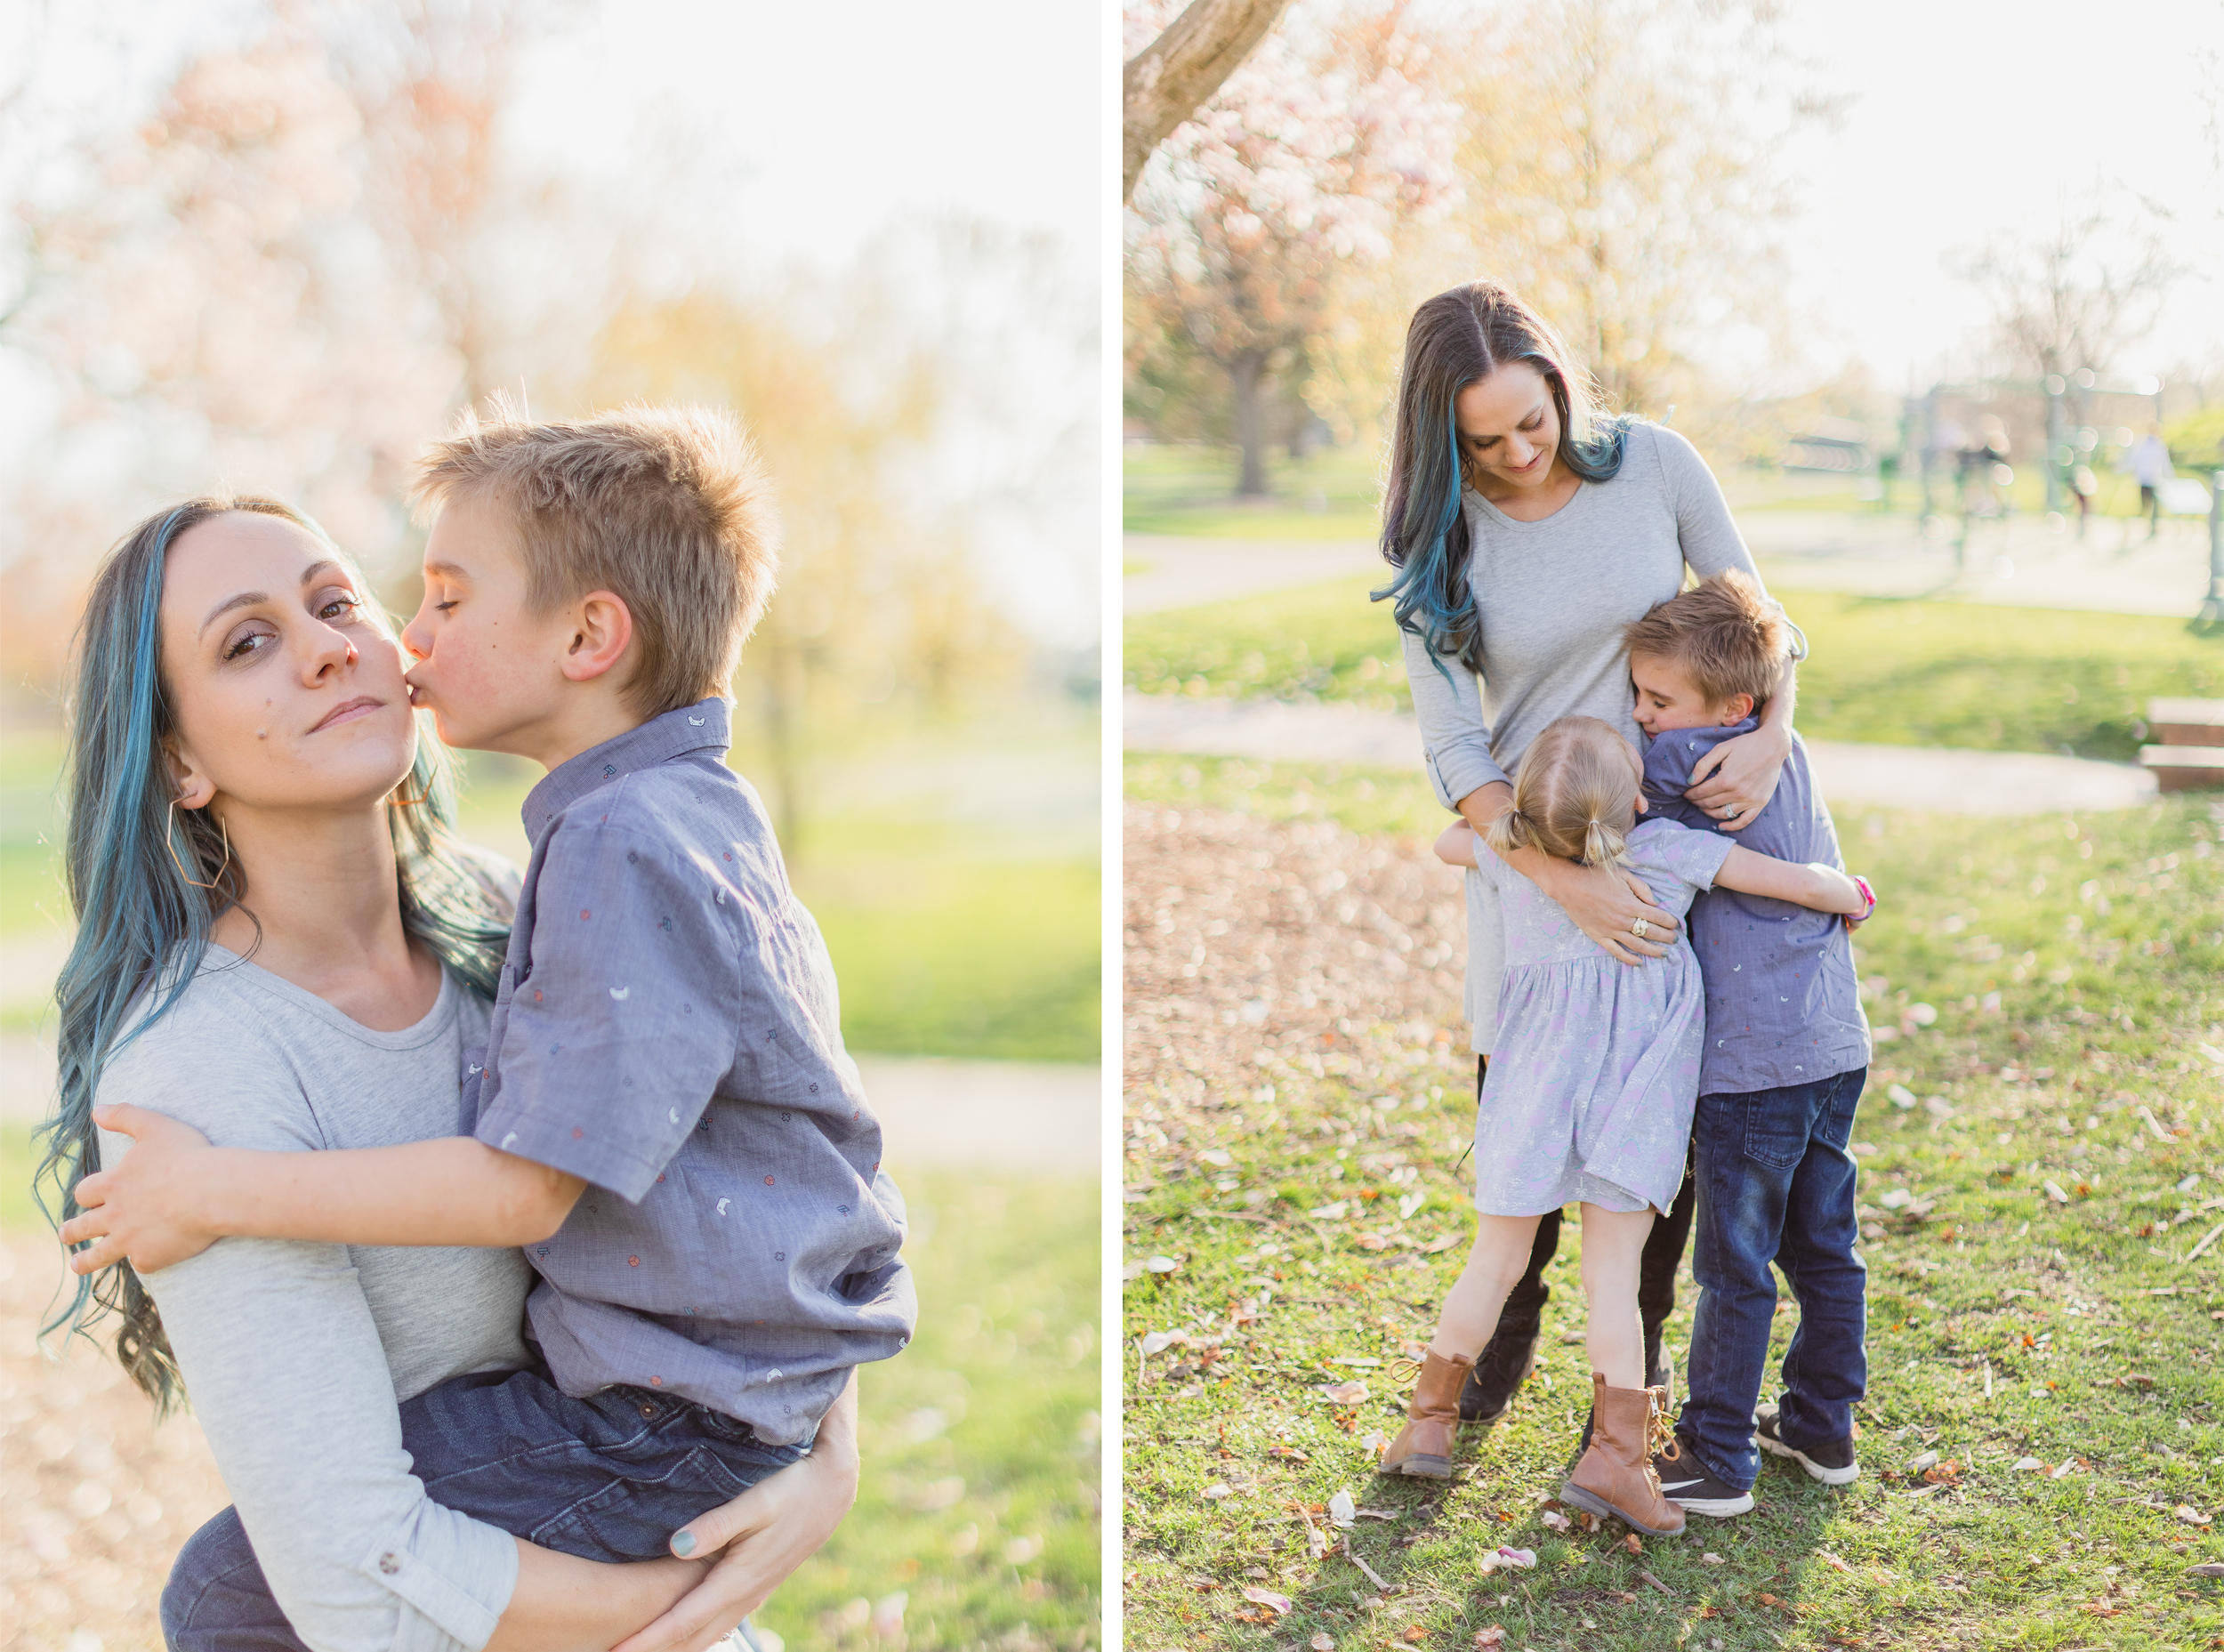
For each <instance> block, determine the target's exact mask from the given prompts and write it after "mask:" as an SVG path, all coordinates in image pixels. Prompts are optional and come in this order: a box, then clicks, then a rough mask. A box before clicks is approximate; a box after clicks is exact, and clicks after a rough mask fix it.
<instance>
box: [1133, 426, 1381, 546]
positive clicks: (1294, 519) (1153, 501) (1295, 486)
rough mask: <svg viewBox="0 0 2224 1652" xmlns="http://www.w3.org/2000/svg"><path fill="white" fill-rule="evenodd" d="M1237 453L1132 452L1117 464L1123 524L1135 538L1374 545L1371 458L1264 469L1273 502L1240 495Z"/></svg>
mask: <svg viewBox="0 0 2224 1652" xmlns="http://www.w3.org/2000/svg"><path fill="white" fill-rule="evenodd" d="M1237 471H1238V465H1237V456H1236V450H1235V449H1234V448H1232V447H1202V446H1166V447H1131V448H1129V449H1128V450H1127V452H1126V453H1125V455H1124V456H1123V458H1122V460H1121V464H1120V488H1121V499H1122V508H1121V525H1122V527H1123V528H1124V531H1126V532H1128V533H1131V534H1180V535H1196V536H1202V537H1206V538H1222V539H1372V538H1374V536H1375V533H1376V531H1377V528H1378V521H1377V518H1376V515H1375V511H1376V496H1377V491H1378V485H1377V482H1376V479H1375V466H1374V456H1373V455H1371V454H1366V453H1362V452H1360V451H1359V450H1358V449H1356V448H1348V447H1347V448H1333V449H1327V450H1324V451H1320V452H1317V453H1313V454H1310V455H1307V456H1306V457H1305V458H1303V459H1295V460H1293V459H1291V458H1289V457H1288V456H1286V455H1283V454H1280V453H1278V452H1277V454H1275V455H1271V456H1270V457H1269V463H1268V468H1267V487H1268V489H1269V492H1268V496H1267V497H1266V498H1264V499H1238V498H1237V497H1236V496H1235V493H1236V479H1237Z"/></svg>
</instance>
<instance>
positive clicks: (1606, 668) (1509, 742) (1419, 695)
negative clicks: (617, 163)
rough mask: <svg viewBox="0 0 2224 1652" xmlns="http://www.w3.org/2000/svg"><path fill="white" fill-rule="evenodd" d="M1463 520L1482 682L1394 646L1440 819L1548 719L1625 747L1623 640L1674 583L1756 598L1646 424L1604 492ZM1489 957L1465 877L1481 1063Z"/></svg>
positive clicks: (1486, 893)
mask: <svg viewBox="0 0 2224 1652" xmlns="http://www.w3.org/2000/svg"><path fill="white" fill-rule="evenodd" d="M1462 508H1463V511H1464V512H1465V513H1466V518H1467V531H1468V535H1469V543H1470V545H1471V556H1470V559H1469V562H1468V580H1469V583H1470V584H1471V586H1472V587H1473V588H1474V592H1475V603H1476V608H1477V610H1478V612H1479V614H1480V615H1481V617H1482V648H1483V660H1484V672H1483V674H1482V676H1481V678H1478V677H1477V676H1476V674H1475V673H1473V672H1471V671H1470V670H1468V669H1467V667H1466V666H1464V665H1462V664H1461V663H1460V662H1459V661H1457V660H1455V659H1446V660H1444V661H1443V662H1442V663H1443V665H1444V668H1445V670H1444V673H1439V672H1438V670H1437V665H1436V662H1435V661H1434V660H1433V659H1432V658H1431V657H1430V653H1429V651H1428V649H1425V648H1424V647H1422V644H1421V643H1420V642H1419V641H1416V640H1415V639H1414V637H1413V636H1412V635H1411V633H1406V635H1405V638H1404V642H1405V649H1406V678H1407V680H1408V681H1410V683H1411V684H1412V688H1413V697H1414V714H1415V716H1416V717H1417V718H1418V720H1419V721H1420V724H1421V739H1422V749H1423V752H1424V754H1425V756H1426V758H1427V761H1428V769H1429V778H1430V784H1431V785H1432V786H1434V787H1435V789H1436V794H1437V801H1438V802H1440V803H1442V804H1443V805H1444V806H1445V807H1446V809H1456V808H1457V807H1458V805H1459V801H1460V799H1462V798H1463V797H1465V796H1467V795H1468V794H1470V793H1471V792H1474V791H1476V790H1478V789H1479V788H1480V787H1482V786H1487V785H1489V784H1490V783H1491V782H1492V781H1494V780H1511V777H1512V774H1513V770H1514V769H1515V767H1516V765H1517V764H1519V762H1520V761H1521V753H1523V752H1525V751H1527V749H1528V746H1529V742H1530V741H1531V740H1533V739H1535V737H1537V735H1538V733H1539V732H1540V731H1541V730H1542V729H1543V728H1544V726H1545V725H1546V724H1547V723H1549V722H1552V721H1556V720H1557V719H1559V718H1561V717H1597V718H1600V719H1602V720H1604V721H1607V722H1609V723H1612V724H1613V725H1614V726H1615V727H1616V729H1620V730H1621V731H1622V733H1623V734H1624V737H1627V738H1628V739H1629V741H1630V742H1631V743H1632V745H1636V744H1638V728H1637V722H1636V720H1635V719H1634V718H1633V717H1632V714H1631V713H1632V709H1633V707H1634V705H1635V695H1634V693H1633V691H1632V689H1631V688H1630V671H1629V659H1628V656H1627V655H1626V654H1625V653H1624V650H1623V647H1622V628H1623V627H1624V625H1629V624H1630V623H1631V622H1632V621H1633V620H1638V619H1642V618H1643V617H1644V616H1645V614H1646V611H1647V610H1648V609H1649V608H1652V607H1653V606H1654V605H1655V604H1656V603H1660V602H1665V601H1666V600H1668V599H1669V598H1671V597H1672V596H1674V595H1675V594H1676V592H1678V591H1680V590H1681V589H1682V588H1683V580H1684V570H1685V569H1686V568H1690V569H1691V570H1692V571H1693V572H1695V573H1696V574H1697V575H1698V576H1699V577H1700V578H1702V579H1704V578H1705V577H1707V576H1710V575H1713V574H1719V573H1722V572H1724V571H1726V570H1728V569H1729V568H1736V569H1738V570H1739V571H1740V572H1742V573H1745V574H1746V575H1748V576H1751V577H1752V578H1753V581H1754V583H1755V584H1759V583H1760V577H1761V576H1760V573H1759V571H1758V570H1757V569H1756V568H1754V567H1753V553H1752V552H1749V551H1747V550H1746V549H1745V540H1744V538H1743V537H1742V536H1740V535H1739V534H1738V531H1737V524H1736V522H1735V521H1733V520H1731V518H1730V513H1729V506H1728V504H1727V503H1726V502H1725V501H1724V500H1723V498H1722V490H1721V488H1720V486H1719V485H1718V484H1717V483H1716V482H1715V479H1714V475H1713V472H1712V471H1709V470H1708V469H1707V468H1706V462H1705V461H1704V459H1702V458H1700V457H1699V455H1698V450H1697V449H1696V448H1695V447H1692V446H1691V444H1690V443H1689V442H1688V441H1686V440H1685V439H1683V438H1682V437H1680V436H1679V435H1677V434H1675V433H1674V432H1673V431H1667V430H1664V429H1662V428H1661V427H1660V426H1658V425H1656V424H1638V425H1634V426H1632V428H1631V430H1630V432H1629V439H1628V447H1627V449H1626V450H1625V452H1624V455H1623V459H1622V468H1621V470H1620V471H1618V472H1617V473H1616V476H1615V478H1614V479H1613V480H1612V481H1607V482H1584V483H1583V484H1582V485H1581V486H1580V487H1579V488H1576V490H1575V497H1574V498H1572V499H1570V500H1569V501H1568V502H1567V504H1564V505H1562V506H1561V507H1560V508H1559V510H1558V511H1555V512H1553V513H1552V514H1551V515H1550V516H1548V517H1546V518H1544V519H1543V520H1542V521H1535V522H1521V521H1516V520H1514V519H1513V518H1512V517H1510V516H1508V515H1506V514H1505V512H1503V511H1501V510H1499V509H1498V507H1497V506H1495V505H1494V504H1491V503H1490V502H1489V501H1488V500H1487V499H1485V498H1484V497H1483V496H1481V495H1480V494H1479V493H1475V492H1473V491H1472V490H1470V491H1469V492H1468V493H1467V494H1466V495H1465V496H1463V500H1462ZM1446 673H1448V674H1449V681H1446ZM1503 954H1504V945H1503V933H1502V923H1501V919H1500V916H1499V912H1498V897H1497V892H1496V891H1495V890H1494V889H1493V888H1492V887H1491V886H1490V884H1489V882H1488V881H1487V879H1485V878H1483V877H1481V876H1480V875H1479V874H1476V873H1473V872H1470V873H1469V874H1467V985H1466V1008H1467V1018H1468V1020H1469V1022H1470V1024H1471V1027H1472V1028H1473V1043H1474V1047H1475V1049H1476V1050H1477V1052H1480V1053H1485V1054H1487V1053H1488V1052H1489V1050H1490V1047H1491V1044H1492V1042H1493V1039H1494V1037H1495V1034H1496V1031H1497V1021H1498V1012H1497V1006H1498V987H1499V982H1500V979H1501V978H1502V977H1503V973H1504V957H1503Z"/></svg>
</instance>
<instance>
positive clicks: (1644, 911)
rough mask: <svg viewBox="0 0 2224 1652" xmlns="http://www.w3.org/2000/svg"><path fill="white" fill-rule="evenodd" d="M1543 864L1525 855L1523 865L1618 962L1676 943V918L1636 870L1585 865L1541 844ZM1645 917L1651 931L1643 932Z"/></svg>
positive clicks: (1538, 857)
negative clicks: (1546, 850) (1657, 902)
mask: <svg viewBox="0 0 2224 1652" xmlns="http://www.w3.org/2000/svg"><path fill="white" fill-rule="evenodd" d="M1526 854H1528V855H1535V858H1536V860H1537V861H1538V862H1540V863H1541V864H1540V865H1539V866H1538V867H1537V869H1536V870H1535V871H1531V870H1530V868H1529V866H1526V865H1524V864H1522V862H1521V861H1520V860H1515V861H1513V863H1512V864H1513V865H1514V867H1515V869H1516V870H1517V871H1519V872H1522V873H1524V874H1527V876H1528V877H1529V879H1530V880H1531V881H1532V882H1535V884H1536V886H1537V887H1538V888H1539V889H1541V890H1543V891H1544V892H1545V893H1546V894H1547V895H1550V896H1551V898H1552V899H1553V901H1554V902H1555V903H1557V904H1558V906H1559V909H1560V910H1561V911H1562V912H1565V913H1566V914H1567V921H1568V922H1569V923H1573V924H1574V925H1575V927H1576V928H1577V929H1579V930H1581V931H1583V933H1584V934H1585V935H1587V936H1589V937H1590V938H1591V939H1592V940H1594V941H1596V942H1598V944H1599V945H1600V947H1604V948H1605V949H1606V952H1607V955H1608V956H1609V957H1611V958H1612V959H1614V961H1615V962H1616V963H1644V962H1645V960H1646V959H1648V958H1658V957H1663V956H1664V955H1666V954H1667V951H1668V948H1669V947H1672V946H1673V945H1674V944H1675V939H1676V919H1675V916H1674V915H1673V914H1672V913H1668V912H1664V911H1663V910H1662V909H1661V908H1660V907H1657V906H1656V905H1655V904H1654V902H1653V891H1652V890H1650V889H1648V888H1647V887H1646V885H1645V882H1644V880H1643V879H1642V878H1640V877H1639V876H1637V875H1636V874H1634V873H1632V872H1626V871H1624V869H1623V868H1621V867H1620V866H1577V865H1576V864H1575V862H1574V861H1572V860H1555V859H1554V858H1552V857H1551V856H1550V855H1547V854H1543V853H1542V852H1540V851H1538V850H1527V851H1526ZM1640 921H1641V922H1642V923H1644V925H1645V933H1644V936H1643V937H1642V938H1640V936H1639V935H1638V933H1637V927H1636V926H1637V924H1638V923H1640Z"/></svg>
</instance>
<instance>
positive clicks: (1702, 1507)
mask: <svg viewBox="0 0 2224 1652" xmlns="http://www.w3.org/2000/svg"><path fill="white" fill-rule="evenodd" d="M1653 1472H1654V1473H1656V1474H1657V1475H1659V1476H1660V1495H1662V1496H1664V1497H1665V1498H1667V1499H1668V1501H1669V1502H1671V1503H1674V1504H1675V1505H1676V1506H1677V1507H1678V1508H1680V1509H1681V1510H1682V1511H1684V1512H1685V1513H1686V1514H1704V1515H1711V1516H1712V1517H1713V1518H1714V1519H1718V1520H1726V1519H1729V1517H1730V1516H1731V1515H1733V1514H1743V1513H1745V1511H1747V1510H1749V1509H1751V1508H1752V1507H1753V1493H1751V1492H1750V1491H1738V1490H1736V1488H1735V1487H1728V1486H1725V1485H1723V1484H1722V1482H1721V1481H1720V1480H1718V1479H1715V1478H1714V1474H1713V1471H1712V1470H1710V1469H1709V1468H1708V1467H1707V1466H1706V1465H1705V1464H1704V1463H1701V1462H1700V1461H1699V1459H1698V1455H1697V1454H1696V1452H1694V1451H1693V1450H1692V1449H1691V1442H1690V1441H1689V1440H1688V1439H1687V1438H1684V1436H1683V1435H1681V1434H1678V1435H1677V1436H1676V1455H1674V1456H1670V1455H1668V1454H1667V1453H1666V1452H1665V1451H1656V1452H1655V1453H1653Z"/></svg>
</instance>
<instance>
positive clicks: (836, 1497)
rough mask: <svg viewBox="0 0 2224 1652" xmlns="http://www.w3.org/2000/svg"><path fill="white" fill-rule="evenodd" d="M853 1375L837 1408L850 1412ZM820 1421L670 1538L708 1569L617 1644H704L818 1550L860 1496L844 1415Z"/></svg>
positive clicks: (629, 1651) (694, 1649) (667, 1651)
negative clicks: (749, 1481) (787, 1456)
mask: <svg viewBox="0 0 2224 1652" xmlns="http://www.w3.org/2000/svg"><path fill="white" fill-rule="evenodd" d="M856 1391H857V1389H856V1379H855V1377H854V1376H853V1377H852V1378H851V1379H850V1389H849V1390H847V1392H846V1394H845V1398H843V1399H842V1400H841V1401H837V1402H836V1410H837V1412H839V1411H840V1410H841V1408H842V1406H849V1407H850V1410H851V1414H854V1408H855V1406H856V1400H855V1398H854V1396H855V1394H856ZM830 1424H834V1417H833V1416H832V1415H830V1416H829V1419H828V1423H826V1424H821V1426H820V1428H819V1430H818V1440H817V1442H816V1443H815V1444H814V1445H813V1446H812V1447H811V1453H810V1456H808V1457H806V1458H804V1459H803V1460H802V1462H801V1463H791V1464H789V1465H788V1466H787V1467H786V1468H785V1469H782V1470H781V1471H779V1472H778V1474H775V1475H772V1476H770V1477H769V1478H768V1479H762V1480H760V1481H759V1482H758V1483H757V1484H756V1485H754V1486H752V1487H750V1488H749V1489H748V1490H747V1491H745V1492H744V1493H742V1494H741V1495H740V1496H738V1497H737V1498H735V1499H734V1500H733V1501H732V1502H731V1503H723V1504H721V1505H720V1506H719V1507H718V1508H715V1509H713V1510H712V1511H710V1512H709V1513H707V1514H705V1515H702V1516H700V1517H699V1518H697V1519H693V1520H690V1521H689V1522H688V1524H687V1527H686V1529H685V1530H684V1531H682V1532H681V1534H680V1535H678V1536H676V1537H674V1538H673V1544H672V1546H673V1551H675V1552H676V1551H678V1550H679V1549H680V1547H681V1543H683V1542H684V1543H686V1545H687V1552H688V1554H689V1556H691V1557H693V1558H695V1559H705V1558H708V1559H710V1560H711V1568H710V1571H709V1572H708V1573H707V1574H706V1575H705V1577H704V1579H703V1581H702V1582H701V1583H699V1584H697V1585H696V1586H695V1588H694V1589H693V1590H691V1591H689V1593H688V1594H687V1596H686V1597H685V1598H684V1599H683V1600H681V1601H680V1602H679V1604H677V1605H676V1606H674V1607H673V1608H672V1609H671V1610H670V1611H669V1612H666V1613H665V1615H664V1616H662V1617H660V1618H658V1619H657V1621H656V1622H655V1623H653V1624H649V1627H648V1628H646V1629H644V1630H642V1631H641V1632H640V1633H639V1634H636V1635H633V1636H631V1637H630V1638H628V1639H627V1640H623V1641H620V1642H619V1643H618V1645H617V1647H616V1648H615V1652H704V1649H705V1648H709V1647H713V1646H715V1645H717V1644H718V1642H719V1640H721V1638H722V1637H723V1636H724V1635H725V1634H726V1632H728V1631H729V1630H730V1629H732V1628H733V1626H734V1625H735V1624H738V1623H739V1622H741V1620H742V1619H743V1618H745V1617H746V1616H749V1614H750V1613H752V1612H753V1611H755V1610H756V1609H757V1608H759V1607H761V1606H762V1605H763V1604H764V1603H765V1601H766V1600H768V1599H770V1596H771V1593H772V1592H773V1590H775V1589H777V1588H778V1587H779V1585H780V1584H782V1583H784V1582H785V1581H786V1578H787V1575H788V1574H789V1573H790V1572H793V1571H794V1569H795V1568H796V1567H799V1566H801V1565H802V1563H803V1562H804V1561H806V1560H808V1559H810V1557H811V1556H812V1555H814V1554H816V1553H818V1551H819V1548H820V1547H821V1545H823V1544H824V1543H826V1539H827V1538H829V1537H831V1536H832V1535H834V1528H835V1527H838V1526H840V1525H841V1524H842V1519H843V1517H844V1516H846V1515H847V1514H848V1513H849V1512H850V1504H851V1503H855V1502H856V1501H857V1496H858V1451H857V1443H856V1438H855V1436H854V1434H853V1432H852V1431H851V1430H850V1427H849V1426H848V1425H847V1424H846V1423H845V1424H842V1425H838V1426H830Z"/></svg>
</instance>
